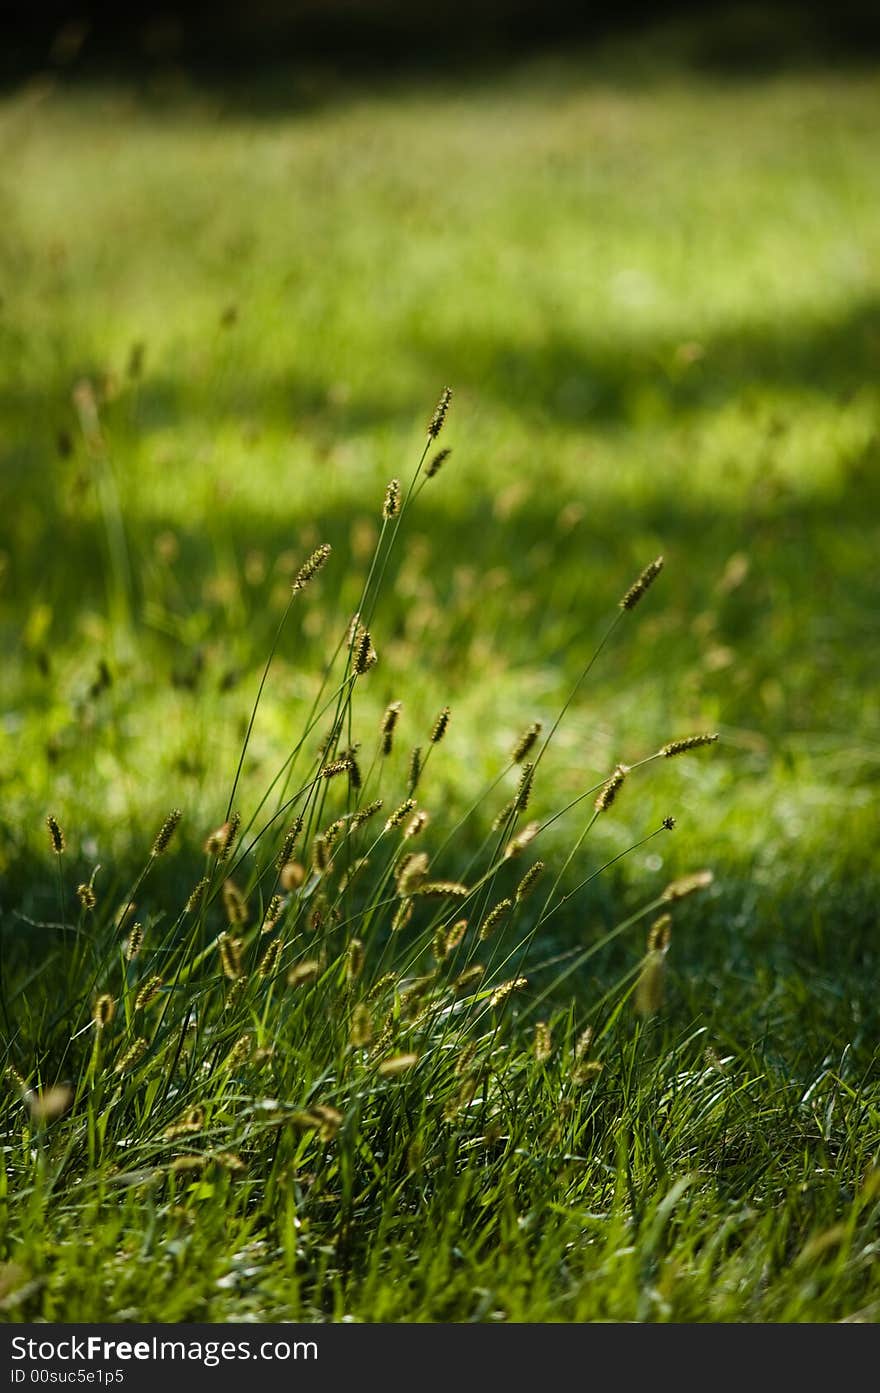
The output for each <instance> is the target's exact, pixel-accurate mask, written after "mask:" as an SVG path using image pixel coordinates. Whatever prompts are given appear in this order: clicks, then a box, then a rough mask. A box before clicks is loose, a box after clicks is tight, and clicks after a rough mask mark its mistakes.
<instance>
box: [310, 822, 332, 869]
mask: <svg viewBox="0 0 880 1393" xmlns="http://www.w3.org/2000/svg"><path fill="white" fill-rule="evenodd" d="M329 864H330V852H329V850H328V848H327V838H326V837H325V836H324V834H323V833H322V832H319V833H318V835H317V837H314V838H313V840H312V870H313V871H314V872H315V875H323V874H324V872H325V871H326V869H327V867H328V866H329Z"/></svg>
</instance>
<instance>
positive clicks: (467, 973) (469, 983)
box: [452, 963, 486, 996]
mask: <svg viewBox="0 0 880 1393" xmlns="http://www.w3.org/2000/svg"><path fill="white" fill-rule="evenodd" d="M485 971H486V969H485V967H484V966H483V964H482V963H472V964H471V966H470V967H466V968H465V970H464V972H460V973H459V975H458V976H457V977H456V979H455V981H454V982H453V983H452V990H453V991H454V992H455V994H456V996H463V995H464V994H465V993H466V992H469V991H471V990H472V989H476V987H477V986H478V985H479V983H480V982H482V980H483V976H484V974H485Z"/></svg>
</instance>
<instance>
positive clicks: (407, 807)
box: [385, 798, 416, 832]
mask: <svg viewBox="0 0 880 1393" xmlns="http://www.w3.org/2000/svg"><path fill="white" fill-rule="evenodd" d="M415 806H416V800H415V799H414V798H407V799H405V800H404V802H403V803H401V805H400V807H399V808H395V810H394V812H393V813H392V814H391V816H390V817H389V818H388V821H387V822H386V823H385V831H386V832H393V831H394V828H395V827H399V826H400V824H401V823H402V822H403V820H404V818H406V817H408V816H409V814H410V813H411V812H412V811H413V810H414V808H415Z"/></svg>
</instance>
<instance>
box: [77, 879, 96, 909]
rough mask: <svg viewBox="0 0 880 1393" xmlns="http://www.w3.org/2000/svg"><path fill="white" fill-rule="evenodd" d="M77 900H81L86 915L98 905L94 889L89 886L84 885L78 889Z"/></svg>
mask: <svg viewBox="0 0 880 1393" xmlns="http://www.w3.org/2000/svg"><path fill="white" fill-rule="evenodd" d="M76 898H77V899H78V900H79V902H80V904H81V905H82V907H83V909H84V910H85V911H86V913H87V914H88V913H90V912H91V910H93V909H94V908H95V905H96V904H97V903H98V897H97V895H96V894H95V891H94V887H93V886H91V885H89V884H85V883H84V884H82V885H78V886H77V887H76Z"/></svg>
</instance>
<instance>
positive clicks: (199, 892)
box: [183, 876, 211, 914]
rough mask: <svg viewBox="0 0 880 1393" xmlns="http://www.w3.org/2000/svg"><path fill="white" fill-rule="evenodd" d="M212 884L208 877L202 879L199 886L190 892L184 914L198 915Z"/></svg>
mask: <svg viewBox="0 0 880 1393" xmlns="http://www.w3.org/2000/svg"><path fill="white" fill-rule="evenodd" d="M210 883H211V882H210V880H209V879H208V877H207V876H203V877H202V879H201V880H200V881H199V883H198V885H196V886H195V887H194V888H193V889H192V890H191V891H190V895H189V899H188V900H187V902H186V904H185V905H184V907H183V908H184V913H186V914H196V913H197V912H198V911H199V910H200V909H201V907H202V902H203V901H204V898H205V893H206V891H207V889H208V886H209V885H210Z"/></svg>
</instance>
